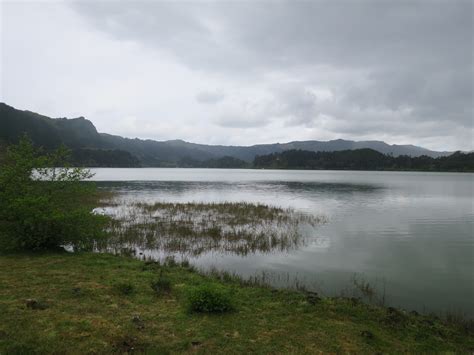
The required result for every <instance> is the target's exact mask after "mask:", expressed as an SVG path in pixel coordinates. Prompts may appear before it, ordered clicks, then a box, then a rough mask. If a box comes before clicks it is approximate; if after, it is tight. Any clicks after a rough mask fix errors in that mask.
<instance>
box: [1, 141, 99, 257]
mask: <svg viewBox="0 0 474 355" xmlns="http://www.w3.org/2000/svg"><path fill="white" fill-rule="evenodd" d="M67 159H68V151H67V150H66V149H65V148H59V149H58V150H56V151H55V152H53V153H49V154H44V153H42V152H41V151H40V150H37V149H35V148H34V147H33V144H32V143H31V141H30V140H29V139H28V138H26V137H24V138H22V139H21V141H20V143H19V144H18V145H14V146H10V147H9V148H8V149H7V153H6V155H5V157H4V158H3V160H2V161H1V166H0V252H1V251H11V250H40V249H55V248H59V247H61V246H65V245H70V246H73V247H74V248H75V249H91V248H92V246H93V243H94V241H96V240H98V239H100V238H102V237H103V236H104V235H105V234H104V226H105V224H106V223H107V220H108V218H107V217H105V216H101V215H97V214H94V213H93V212H92V209H93V208H94V207H95V206H94V204H95V202H96V199H95V198H94V196H97V194H96V190H95V185H94V184H92V183H91V182H84V181H83V180H86V179H89V178H90V177H92V174H91V173H90V172H89V170H87V169H82V168H69V167H68V165H67Z"/></svg>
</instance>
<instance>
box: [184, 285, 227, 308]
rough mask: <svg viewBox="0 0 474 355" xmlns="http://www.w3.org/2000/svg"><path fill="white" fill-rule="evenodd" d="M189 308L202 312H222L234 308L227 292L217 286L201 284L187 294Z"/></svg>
mask: <svg viewBox="0 0 474 355" xmlns="http://www.w3.org/2000/svg"><path fill="white" fill-rule="evenodd" d="M188 303H189V310H190V311H191V312H202V313H223V312H228V311H232V310H233V309H234V306H233V302H232V298H231V296H230V294H229V292H228V291H227V290H226V289H224V288H222V287H218V286H212V285H203V286H200V287H196V288H194V289H191V290H190V291H189V294H188Z"/></svg>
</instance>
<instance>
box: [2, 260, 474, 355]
mask: <svg viewBox="0 0 474 355" xmlns="http://www.w3.org/2000/svg"><path fill="white" fill-rule="evenodd" d="M173 265H174V266H169V265H168V264H166V265H163V264H160V263H157V262H144V261H140V260H137V259H134V258H126V257H121V256H114V255H110V254H97V253H74V254H71V253H62V254H43V255H28V254H20V255H8V256H0V314H1V315H2V317H1V319H2V321H1V322H0V353H1V354H10V353H11V354H19V353H22V354H35V353H36V354H51V353H78V354H88V353H100V354H103V353H113V352H115V353H145V352H146V353H162V354H166V353H182V352H197V353H207V354H209V353H212V354H215V353H267V354H268V353H308V354H314V353H321V352H322V353H363V354H369V353H434V352H446V353H470V352H472V349H473V348H474V337H473V333H472V328H469V327H467V326H463V325H462V324H461V323H459V322H456V323H454V322H451V323H450V322H447V321H442V320H440V319H439V318H436V317H432V316H422V315H417V314H410V313H406V312H404V311H401V310H396V309H393V308H383V307H377V306H370V305H366V304H363V303H361V302H355V301H354V300H351V299H343V298H323V297H318V296H317V295H314V294H311V293H309V292H302V291H289V290H275V289H272V288H269V287H258V286H247V285H245V284H241V283H240V282H239V281H238V280H237V279H235V278H232V277H229V278H223V279H221V280H218V279H216V278H213V277H211V276H203V275H201V274H199V273H196V272H195V271H193V270H190V269H189V268H188V267H185V266H181V265H180V264H176V263H173ZM160 275H162V277H166V279H168V280H169V282H170V285H171V288H170V292H169V293H168V294H166V295H164V296H157V294H156V292H155V290H154V289H153V288H152V287H150V284H151V283H152V282H153V281H155V280H156V279H157V278H159V277H160ZM117 285H126V289H127V290H128V289H129V286H132V289H133V292H131V293H128V291H127V292H125V293H123V292H120V291H119V289H118V288H117ZM120 288H122V287H120ZM203 288H204V289H212V290H215V289H218V290H219V291H218V292H223V293H224V294H225V295H226V296H225V297H228V299H229V300H230V302H232V307H233V310H232V311H230V312H223V313H215V312H213V313H209V312H205V313H202V312H190V309H189V304H190V302H192V300H193V298H192V297H193V292H195V290H202V289H203ZM124 289H125V288H124ZM212 292H213V291H212ZM199 295H200V296H199V297H201V296H202V293H200V294H199ZM190 297H191V298H190ZM203 297H204V300H205V302H203V303H201V302H198V303H197V304H207V305H210V306H205V307H201V308H200V309H201V310H204V309H206V310H216V309H222V308H223V307H222V306H221V305H222V304H226V303H223V302H222V299H220V300H219V301H218V302H217V301H210V299H211V297H208V296H207V293H205V294H204V296H203ZM213 297H214V296H213ZM200 299H201V298H200ZM212 299H213V300H214V298H212ZM225 302H226V301H225ZM216 305H217V307H216ZM226 308H227V306H226Z"/></svg>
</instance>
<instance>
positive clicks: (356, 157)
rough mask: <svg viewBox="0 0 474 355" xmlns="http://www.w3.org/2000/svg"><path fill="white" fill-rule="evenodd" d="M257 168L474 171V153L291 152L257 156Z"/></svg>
mask: <svg viewBox="0 0 474 355" xmlns="http://www.w3.org/2000/svg"><path fill="white" fill-rule="evenodd" d="M253 167H254V168H267V169H314V170H401V171H404V170H410V171H411V170H414V171H461V172H468V171H471V172H472V171H474V153H462V152H456V153H454V154H452V155H449V156H445V157H439V158H431V157H428V156H426V155H423V156H419V157H409V156H406V155H400V156H398V157H393V156H391V155H385V154H382V153H379V152H377V151H375V150H373V149H355V150H341V151H335V152H311V151H306V150H287V151H284V152H281V153H272V154H268V155H260V156H256V157H255V159H254V162H253Z"/></svg>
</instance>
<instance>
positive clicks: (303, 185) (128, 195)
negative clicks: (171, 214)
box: [92, 168, 474, 317]
mask: <svg viewBox="0 0 474 355" xmlns="http://www.w3.org/2000/svg"><path fill="white" fill-rule="evenodd" d="M92 171H93V172H94V173H95V174H96V175H95V177H94V180H96V181H99V186H100V187H101V188H107V189H111V190H113V191H115V192H117V193H118V199H121V200H123V201H141V202H154V201H172V202H188V201H194V202H219V201H235V202H238V201H246V202H260V203H265V204H270V205H274V206H281V207H291V208H293V209H295V210H298V211H302V212H304V213H307V214H312V215H318V216H321V215H322V216H325V217H327V220H328V222H327V223H325V224H322V225H319V226H317V227H315V228H314V230H313V231H312V234H311V237H310V238H309V240H308V242H307V243H306V244H305V245H304V246H301V247H300V248H298V249H296V250H290V251H284V252H283V251H278V252H277V251H275V252H271V253H255V254H251V255H246V256H242V255H235V254H232V253H216V252H209V253H204V254H202V255H199V256H197V257H194V258H191V259H190V260H189V261H190V262H191V263H192V264H193V265H195V266H197V267H199V268H202V269H204V270H206V269H210V268H212V267H216V268H217V269H220V270H227V271H230V272H235V273H237V274H239V275H241V276H243V277H246V278H248V277H252V276H255V275H263V276H264V277H265V280H266V281H267V282H270V283H271V284H273V285H274V286H280V287H288V286H295V285H303V286H305V287H307V288H309V289H311V290H315V291H318V292H319V293H321V294H323V295H327V296H337V295H350V292H352V291H351V290H350V289H351V285H352V284H353V281H354V278H356V279H359V280H365V282H369V283H370V284H371V285H372V287H373V288H375V289H376V290H377V292H378V293H379V294H382V293H383V294H384V295H385V300H386V304H389V305H393V306H397V307H402V308H405V309H407V310H417V311H422V312H436V313H444V312H447V311H449V312H457V313H464V314H465V315H467V316H470V317H472V316H474V301H473V300H474V278H473V276H474V255H473V254H474V236H473V235H474V233H473V232H474V205H473V203H474V202H473V201H474V200H473V190H474V174H462V173H423V172H358V171H357V172H356V171H295V170H292V171H287V170H232V169H228V170H227V169H164V168H142V169H109V168H100V169H92ZM145 254H147V255H152V256H153V255H156V257H160V256H161V257H162V256H163V253H162V252H160V251H159V250H155V251H153V250H149V251H147V252H146V253H145Z"/></svg>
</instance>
